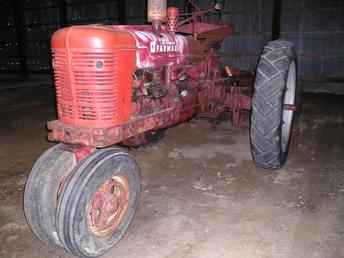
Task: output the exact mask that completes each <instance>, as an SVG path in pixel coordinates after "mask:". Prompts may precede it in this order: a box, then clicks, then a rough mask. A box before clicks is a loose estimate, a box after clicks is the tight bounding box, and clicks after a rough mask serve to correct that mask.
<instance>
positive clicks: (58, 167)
mask: <svg viewBox="0 0 344 258" xmlns="http://www.w3.org/2000/svg"><path fill="white" fill-rule="evenodd" d="M75 165H76V159H75V156H74V154H73V153H71V152H69V151H67V150H66V146H65V145H63V144H58V145H55V146H53V147H52V148H50V149H48V150H46V151H45V152H44V153H43V154H42V155H41V156H40V157H39V159H38V160H37V161H36V162H35V164H34V166H33V168H32V170H31V173H30V175H29V177H28V179H27V181H26V185H25V192H24V212H25V217H26V220H27V223H28V224H29V226H30V228H31V229H32V231H33V232H34V234H35V235H36V236H37V237H38V238H39V239H40V240H41V241H43V242H45V243H46V244H48V245H49V246H53V247H55V246H61V243H60V241H59V238H58V235H57V230H56V221H55V215H56V208H57V197H58V196H57V195H58V190H59V186H60V182H61V180H63V178H65V177H66V176H67V175H68V174H69V173H70V172H71V171H72V169H73V167H74V166H75Z"/></svg>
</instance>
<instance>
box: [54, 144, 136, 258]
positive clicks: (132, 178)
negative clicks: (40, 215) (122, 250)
mask: <svg viewBox="0 0 344 258" xmlns="http://www.w3.org/2000/svg"><path fill="white" fill-rule="evenodd" d="M139 193H140V178H139V167H138V165H137V163H136V161H135V160H134V158H133V157H131V156H130V155H129V154H128V153H126V152H124V151H122V150H121V149H117V148H109V149H102V150H97V151H95V152H93V153H92V154H91V155H90V156H88V157H87V158H86V159H85V160H83V161H82V163H81V164H80V166H78V167H77V168H76V169H75V170H74V171H73V174H72V175H71V176H70V177H68V179H67V181H66V183H65V190H64V191H63V193H62V196H61V198H60V200H59V204H58V211H57V228H58V235H59V238H60V240H61V242H62V243H63V246H64V247H65V248H66V249H67V250H68V251H69V252H70V253H72V254H73V255H76V256H79V257H97V256H100V255H102V254H104V253H105V252H106V251H108V250H109V249H110V248H111V247H112V246H114V245H115V244H116V243H117V242H118V241H119V240H120V239H121V238H122V237H123V236H124V234H125V232H126V231H127V229H128V227H129V225H130V223H131V221H132V220H133V217H134V214H135V211H136V208H137V206H138V201H139Z"/></svg>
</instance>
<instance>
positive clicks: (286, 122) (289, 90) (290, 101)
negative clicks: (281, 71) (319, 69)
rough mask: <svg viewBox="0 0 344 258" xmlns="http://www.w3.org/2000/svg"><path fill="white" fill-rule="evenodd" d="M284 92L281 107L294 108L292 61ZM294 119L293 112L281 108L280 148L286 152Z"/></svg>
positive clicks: (294, 75)
mask: <svg viewBox="0 0 344 258" xmlns="http://www.w3.org/2000/svg"><path fill="white" fill-rule="evenodd" d="M286 86H287V87H286V91H285V93H284V98H283V106H295V94H296V65H295V61H292V62H291V63H290V65H289V71H288V77H287V84H286ZM293 117H294V110H292V109H290V108H288V109H287V108H283V111H282V128H281V135H282V137H281V148H282V151H283V152H286V151H287V149H288V145H289V138H290V134H291V129H292V122H293Z"/></svg>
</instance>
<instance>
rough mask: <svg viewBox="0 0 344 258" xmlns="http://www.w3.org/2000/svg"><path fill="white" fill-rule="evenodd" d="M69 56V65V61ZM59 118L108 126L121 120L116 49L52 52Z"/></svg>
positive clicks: (97, 125) (91, 124)
mask: <svg viewBox="0 0 344 258" xmlns="http://www.w3.org/2000/svg"><path fill="white" fill-rule="evenodd" d="M68 55H70V60H71V61H70V62H69V61H68V58H69V57H68ZM53 58H54V61H53V65H54V77H55V85H56V95H57V109H58V115H59V119H61V120H62V121H64V122H65V123H69V124H74V125H78V126H90V127H108V126H112V125H113V124H114V123H116V120H117V118H118V105H119V103H118V94H119V92H118V90H119V87H118V85H117V84H118V71H117V70H118V69H117V57H116V53H115V51H114V50H112V49H111V50H104V49H101V50H76V49H72V50H70V52H69V53H67V51H66V50H65V49H53Z"/></svg>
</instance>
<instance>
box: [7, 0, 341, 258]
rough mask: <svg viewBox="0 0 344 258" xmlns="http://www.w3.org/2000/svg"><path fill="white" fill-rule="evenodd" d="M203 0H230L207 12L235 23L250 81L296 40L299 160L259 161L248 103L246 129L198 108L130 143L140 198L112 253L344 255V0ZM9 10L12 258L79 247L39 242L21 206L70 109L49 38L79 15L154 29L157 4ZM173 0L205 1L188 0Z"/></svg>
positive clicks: (126, 257) (232, 57)
mask: <svg viewBox="0 0 344 258" xmlns="http://www.w3.org/2000/svg"><path fill="white" fill-rule="evenodd" d="M191 2H192V3H193V4H196V5H197V6H198V7H200V8H201V9H202V10H203V9H208V8H212V7H213V6H214V5H215V4H220V5H221V6H222V8H221V9H220V10H216V12H213V13H211V14H207V13H205V14H204V15H202V18H203V19H204V20H205V21H209V22H213V21H216V22H221V23H223V24H230V25H232V26H233V32H232V33H231V34H230V35H228V36H226V37H225V38H224V40H223V41H222V42H221V44H220V45H219V46H218V47H217V48H216V54H217V55H218V56H219V58H220V60H221V62H222V63H223V64H224V65H228V66H230V67H234V68H237V69H240V70H241V71H242V72H243V74H245V76H251V77H250V78H252V81H251V84H252V85H251V86H252V87H254V85H253V84H254V78H255V75H256V69H257V65H258V63H259V60H260V56H261V54H262V50H263V48H264V46H266V44H267V43H268V42H269V41H272V40H276V39H283V40H286V41H289V42H292V43H293V45H294V48H295V51H296V63H297V85H298V87H299V89H300V96H301V98H300V99H301V105H300V109H299V110H297V115H295V119H294V120H295V121H294V123H293V127H292V132H291V139H290V144H289V152H288V159H287V161H286V163H285V164H284V166H282V167H281V168H279V169H277V170H276V169H274V170H269V169H264V168H261V167H259V166H256V165H255V163H254V162H253V161H252V156H251V141H250V125H251V121H250V112H249V111H243V112H242V119H241V120H240V124H239V125H233V123H232V121H231V119H229V120H228V119H223V120H218V119H202V118H201V117H193V118H192V119H188V120H187V121H185V122H183V123H178V124H177V125H173V126H172V127H171V128H168V129H167V130H165V131H164V133H163V135H160V134H159V137H155V138H157V139H154V141H150V142H148V143H145V144H143V145H142V146H138V147H130V148H127V147H123V146H122V147H121V148H124V149H125V150H126V151H128V153H129V154H131V155H132V156H133V157H135V159H136V160H137V162H138V164H139V167H140V174H141V176H140V178H141V191H140V197H139V204H138V208H137V210H136V214H135V216H134V218H133V221H132V222H131V224H130V226H129V228H128V230H127V232H125V234H124V235H123V237H122V239H121V240H120V241H119V242H118V243H116V245H115V246H113V247H112V248H110V249H109V250H108V251H107V252H106V253H105V254H102V256H101V257H105V258H106V257H108V258H110V257H121V258H134V257H141V258H146V257H147V258H148V257H150V258H153V257H156V258H170V257H173V258H179V257H180V258H182V257H183V258H199V257H202V258H203V257H204V258H214V257H216V258H230V257H236V258H238V257H257V258H258V257H261V258H268V257H281V258H289V257H290V258H291V257H300V258H301V257H307V258H311V257H312V258H318V257H321V258H327V257H328V258H336V257H338V258H340V257H344V247H343V244H342V243H343V241H344V223H343V221H344V176H343V172H344V75H343V74H344V48H343V45H344V1H342V0H332V1H320V0H223V1H210V0H199V1H198V0H194V1H191ZM0 6H1V9H0V13H1V16H0V31H1V33H0V113H1V116H0V143H1V148H0V242H1V243H2V244H1V245H0V257H4V258H5V257H6V258H12V257H13V258H19V257H26V258H34V257H35V258H36V257H42V258H48V257H61V258H65V257H77V256H76V255H75V254H73V253H72V254H71V253H70V252H68V250H67V251H66V250H65V249H64V248H59V247H56V246H53V245H52V246H49V245H47V244H46V243H43V242H44V241H43V242H42V241H40V240H39V239H38V238H37V236H36V234H35V233H34V232H33V231H32V229H31V228H30V226H29V225H28V223H27V215H25V214H24V208H23V207H24V189H25V185H26V182H27V180H28V177H29V174H30V171H31V169H32V167H33V165H34V163H35V162H36V160H37V159H38V158H39V157H40V155H41V154H42V153H43V152H44V151H46V150H47V149H49V148H51V147H53V146H56V144H57V143H56V142H53V141H49V140H48V139H47V135H48V130H47V124H46V123H47V121H52V120H55V119H57V116H58V112H57V108H56V106H57V102H56V97H57V96H56V90H55V86H54V77H53V64H52V54H51V37H52V34H53V33H54V32H55V31H57V30H59V29H61V28H64V27H69V26H75V25H86V24H106V25H110V24H113V25H144V24H145V25H147V26H148V25H149V23H148V22H147V11H148V5H147V1H146V0H136V1H133V0H128V1H124V0H97V1H95V0H40V1H38V0H13V1H5V0H1V1H0ZM167 6H168V7H170V6H175V7H177V8H179V10H180V12H181V13H183V12H186V13H188V12H190V11H192V10H193V9H192V7H190V1H182V0H174V1H172V0H171V1H170V0H169V1H167ZM191 6H193V5H192V4H191ZM81 41H82V39H81ZM243 80H245V78H244V79H243ZM248 81H250V80H248ZM38 187H43V186H38ZM76 187H78V186H76ZM57 197H58V196H57ZM57 197H54V198H55V200H56V202H58V200H57ZM56 205H57V204H56ZM41 219H42V218H41ZM81 257H82V256H81Z"/></svg>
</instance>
